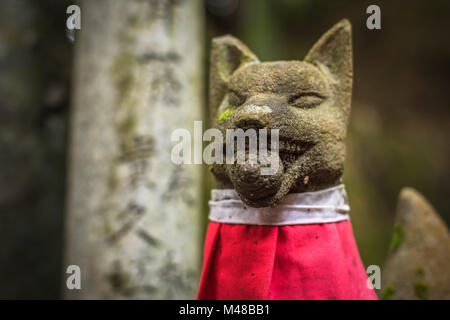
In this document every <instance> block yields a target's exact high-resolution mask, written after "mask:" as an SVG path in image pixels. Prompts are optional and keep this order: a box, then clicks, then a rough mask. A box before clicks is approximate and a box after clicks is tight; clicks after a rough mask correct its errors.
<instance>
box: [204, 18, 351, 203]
mask: <svg viewBox="0 0 450 320" xmlns="http://www.w3.org/2000/svg"><path fill="white" fill-rule="evenodd" d="M352 79H353V66H352V42H351V25H350V23H349V21H348V20H342V21H340V22H339V23H337V24H336V25H335V26H333V27H332V28H331V29H330V30H329V31H328V32H326V33H325V34H324V35H323V36H322V37H321V38H320V39H319V41H317V43H316V44H315V45H314V46H313V47H312V49H311V50H310V51H309V53H308V54H307V55H306V57H305V58H304V59H303V61H276V62H260V61H259V60H258V58H257V57H256V56H255V54H253V53H252V52H251V51H250V50H249V49H248V48H247V47H246V46H245V45H244V44H243V43H242V42H241V41H239V40H238V39H236V38H234V37H232V36H229V35H226V36H222V37H218V38H214V39H213V41H212V49H211V67H210V93H209V94H210V96H209V99H210V109H211V114H212V116H213V123H214V125H215V127H216V128H218V129H219V130H221V131H222V132H223V133H225V132H226V130H227V129H238V128H242V129H244V130H246V129H250V128H252V129H262V128H264V129H267V130H268V131H270V130H271V129H278V130H279V131H278V132H279V153H278V154H277V155H276V156H277V157H278V158H277V159H279V164H280V165H279V167H278V171H277V172H276V173H275V174H273V175H270V176H265V175H261V174H260V169H261V168H260V167H259V166H258V165H256V166H255V165H250V164H248V163H243V164H215V165H214V166H213V168H212V172H213V174H214V176H215V178H216V184H217V188H219V189H226V188H233V189H235V190H236V191H237V193H238V194H239V196H240V198H241V199H242V201H243V202H244V203H245V204H247V205H249V206H252V207H265V206H273V205H275V204H276V203H278V202H279V201H280V200H281V199H282V198H283V197H284V196H285V195H286V194H288V193H290V192H307V191H315V190H320V189H324V188H327V187H331V186H334V185H337V184H339V183H340V181H341V177H342V173H343V165H344V160H345V144H344V140H345V136H346V131H347V123H348V118H349V113H350V105H351V92H352Z"/></svg>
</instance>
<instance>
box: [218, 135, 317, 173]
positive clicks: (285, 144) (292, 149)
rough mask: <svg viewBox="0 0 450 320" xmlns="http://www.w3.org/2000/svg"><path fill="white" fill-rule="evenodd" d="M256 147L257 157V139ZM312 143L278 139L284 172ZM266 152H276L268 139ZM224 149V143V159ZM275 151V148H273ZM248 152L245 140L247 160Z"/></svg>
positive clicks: (248, 146)
mask: <svg viewBox="0 0 450 320" xmlns="http://www.w3.org/2000/svg"><path fill="white" fill-rule="evenodd" d="M256 145H257V149H256V150H255V151H256V152H257V154H258V155H259V151H260V149H259V147H260V146H259V139H258V143H257V144H256ZM313 145H314V144H313V143H311V142H304V141H296V140H292V139H288V138H285V137H280V138H279V143H278V155H279V157H280V159H281V161H282V163H283V168H284V171H286V170H287V169H289V167H290V166H291V165H292V164H293V163H294V162H295V161H296V160H297V159H298V158H299V157H300V156H301V155H303V154H304V153H305V152H306V151H308V150H309V149H311V147H313ZM266 146H267V148H266V151H271V152H276V150H272V145H271V139H270V137H269V138H268V139H267V143H266ZM226 148H227V145H226V144H225V143H224V144H223V155H224V157H225V155H226ZM274 149H275V148H274ZM234 150H235V154H236V152H237V150H238V148H237V145H236V144H235V148H234ZM249 152H250V144H249V141H248V139H246V140H245V157H246V158H245V159H246V160H248V156H249Z"/></svg>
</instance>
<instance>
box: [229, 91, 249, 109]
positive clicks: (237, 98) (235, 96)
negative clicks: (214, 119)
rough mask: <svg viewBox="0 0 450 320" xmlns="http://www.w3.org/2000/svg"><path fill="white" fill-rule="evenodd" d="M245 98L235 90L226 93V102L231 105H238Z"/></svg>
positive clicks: (242, 102)
mask: <svg viewBox="0 0 450 320" xmlns="http://www.w3.org/2000/svg"><path fill="white" fill-rule="evenodd" d="M245 100H246V98H245V97H244V96H243V95H241V94H239V93H237V92H235V91H230V92H229V93H228V102H229V103H230V104H231V105H232V106H240V105H242V104H244V102H245Z"/></svg>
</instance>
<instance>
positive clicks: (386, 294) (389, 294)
mask: <svg viewBox="0 0 450 320" xmlns="http://www.w3.org/2000/svg"><path fill="white" fill-rule="evenodd" d="M394 294H395V287H394V285H393V284H389V285H388V286H386V288H384V290H383V292H381V296H380V299H382V300H391V299H392V298H393V297H394Z"/></svg>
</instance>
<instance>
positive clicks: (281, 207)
mask: <svg viewBox="0 0 450 320" xmlns="http://www.w3.org/2000/svg"><path fill="white" fill-rule="evenodd" d="M211 198H212V200H211V201H209V206H210V212H209V220H211V221H215V222H221V223H232V224H247V225H269V226H282V225H295V224H317V223H331V222H338V221H343V220H349V219H350V218H349V215H348V212H349V211H350V207H349V205H348V200H347V193H346V192H345V187H344V185H343V184H341V185H338V186H335V187H331V188H328V189H323V190H319V191H314V192H304V193H289V194H287V195H286V196H285V197H284V198H283V199H282V200H281V201H280V203H279V204H278V205H276V206H274V207H263V208H253V207H249V206H246V205H245V204H244V203H243V202H242V200H240V199H239V196H238V194H237V193H236V191H235V190H233V189H213V190H212V191H211Z"/></svg>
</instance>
